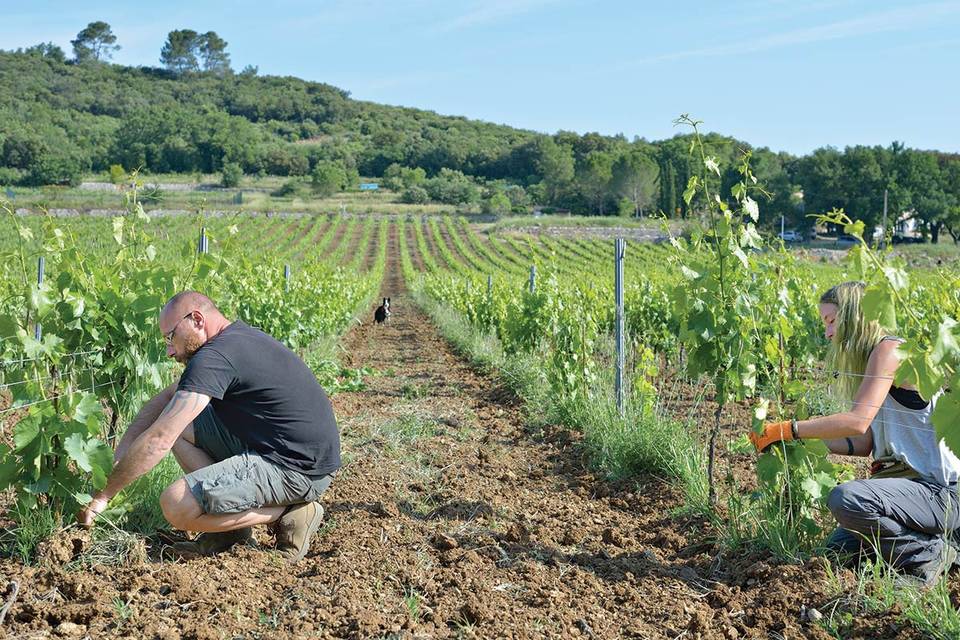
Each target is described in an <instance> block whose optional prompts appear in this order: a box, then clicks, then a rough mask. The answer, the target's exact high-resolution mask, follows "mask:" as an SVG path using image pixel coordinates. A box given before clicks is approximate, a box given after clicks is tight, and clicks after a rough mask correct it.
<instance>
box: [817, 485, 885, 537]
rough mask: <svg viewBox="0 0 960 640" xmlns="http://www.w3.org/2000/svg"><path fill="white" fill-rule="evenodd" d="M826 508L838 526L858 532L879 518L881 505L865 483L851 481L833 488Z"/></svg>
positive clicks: (874, 493)
mask: <svg viewBox="0 0 960 640" xmlns="http://www.w3.org/2000/svg"><path fill="white" fill-rule="evenodd" d="M827 508H828V509H830V513H832V514H833V517H834V518H835V519H836V520H837V522H839V523H840V526H842V527H844V528H847V529H852V530H854V531H860V530H861V529H862V525H863V524H864V523H865V522H867V521H875V520H876V519H877V518H879V517H880V515H881V513H880V512H881V510H882V505H881V504H880V502H879V500H878V497H877V494H876V492H875V491H873V489H871V488H870V486H869V485H868V484H866V482H865V481H863V480H853V481H852V482H844V483H843V484H841V485H838V486H836V487H834V488H833V490H832V491H831V492H830V495H829V497H828V498H827Z"/></svg>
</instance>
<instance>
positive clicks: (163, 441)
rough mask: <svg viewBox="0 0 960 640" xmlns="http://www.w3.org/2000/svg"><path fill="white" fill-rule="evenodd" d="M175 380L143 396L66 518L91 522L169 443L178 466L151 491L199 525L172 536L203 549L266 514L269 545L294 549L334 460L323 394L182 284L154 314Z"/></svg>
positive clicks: (188, 550)
mask: <svg viewBox="0 0 960 640" xmlns="http://www.w3.org/2000/svg"><path fill="white" fill-rule="evenodd" d="M159 326H160V332H161V333H162V334H163V338H164V341H165V342H166V344H167V355H168V356H170V357H172V358H174V359H176V360H177V361H178V362H180V363H183V364H185V365H186V368H185V369H184V371H183V375H181V377H180V381H179V382H178V383H176V384H174V385H171V386H170V387H168V388H167V389H165V390H164V391H162V392H161V393H160V394H158V395H157V396H156V397H154V398H153V399H151V400H150V401H149V402H148V403H147V404H145V405H144V406H143V408H142V409H141V410H140V413H139V414H138V415H137V417H136V419H135V420H134V421H133V422H132V423H131V424H130V426H129V427H128V429H127V431H126V433H125V434H124V435H123V437H122V438H121V440H120V443H119V444H118V445H117V450H116V453H115V455H114V461H115V464H114V468H113V472H112V473H111V474H110V478H109V479H108V481H107V485H106V487H105V488H104V489H103V491H101V492H99V493H98V494H97V495H96V496H94V498H93V501H92V502H90V504H89V505H87V507H86V508H85V509H83V510H82V511H81V512H80V513H79V515H78V516H77V519H78V520H79V522H80V524H82V525H84V526H90V525H92V524H93V520H94V519H95V518H96V516H97V514H99V513H100V512H102V511H103V510H104V509H105V508H106V506H107V503H108V502H109V500H110V499H111V498H112V497H113V496H115V495H116V494H117V493H118V492H119V491H121V490H122V489H123V488H124V487H126V486H127V485H129V484H130V483H131V482H133V481H134V480H135V479H136V478H138V477H140V476H141V475H143V474H145V473H147V472H148V471H150V469H152V468H153V467H155V466H156V465H157V463H159V462H160V460H162V459H163V457H164V456H165V455H166V454H167V452H168V451H171V450H172V451H173V455H174V456H175V457H176V459H177V462H178V463H179V464H180V466H181V467H182V468H183V470H184V471H185V472H186V475H184V476H183V478H181V479H179V480H177V481H176V482H174V483H173V484H171V485H170V486H169V487H167V489H166V490H165V491H164V492H163V495H162V496H161V497H160V506H161V508H162V509H163V514H164V516H166V518H167V520H168V521H169V522H170V524H171V525H173V526H174V527H176V528H178V529H182V530H184V531H198V532H202V533H200V535H199V536H197V538H196V539H195V540H193V541H191V542H181V543H178V544H176V545H174V550H175V551H176V552H177V553H178V554H179V555H181V556H198V555H213V554H215V553H219V552H221V551H224V550H226V549H228V548H229V547H231V546H233V545H234V544H237V543H242V542H247V541H249V540H250V539H251V528H252V527H253V525H257V524H268V523H273V529H274V533H275V535H276V540H277V550H278V551H279V552H280V553H281V554H283V555H284V556H285V557H286V558H288V559H289V560H290V561H291V562H296V561H297V560H300V559H301V558H303V557H304V556H305V555H306V553H307V551H308V550H309V548H310V540H311V539H312V538H313V536H314V534H315V533H316V531H317V529H318V528H319V526H320V521H321V520H322V519H323V507H322V506H320V504H319V502H318V500H319V499H320V496H321V494H323V492H324V491H325V490H326V489H327V487H329V486H330V480H331V478H332V474H333V473H334V472H335V471H336V470H337V469H338V468H339V467H340V434H339V432H338V430H337V423H336V420H335V418H334V415H333V407H332V406H331V404H330V400H329V398H328V397H327V394H326V393H324V391H323V389H322V388H321V387H320V385H319V384H318V383H317V380H316V377H315V376H314V375H313V373H312V372H311V371H310V369H309V368H308V367H307V365H306V364H305V363H304V362H303V360H301V359H300V358H299V357H298V356H297V355H296V354H295V353H293V352H292V351H290V350H289V349H288V348H287V347H285V346H284V345H282V344H281V343H280V342H278V341H277V340H275V339H274V338H272V337H270V336H268V335H267V334H265V333H263V332H262V331H260V330H258V329H254V328H252V327H250V326H249V325H247V324H244V323H243V322H241V321H235V322H230V321H229V320H227V319H226V318H225V317H224V316H223V315H222V314H221V313H220V311H219V310H218V309H217V307H216V306H215V305H214V304H213V302H212V301H211V300H210V299H209V298H207V297H206V296H205V295H203V294H200V293H197V292H195V291H184V292H181V293H179V294H177V295H176V296H174V297H173V298H171V299H170V301H169V302H167V304H166V305H165V306H164V308H163V310H162V311H161V312H160V318H159Z"/></svg>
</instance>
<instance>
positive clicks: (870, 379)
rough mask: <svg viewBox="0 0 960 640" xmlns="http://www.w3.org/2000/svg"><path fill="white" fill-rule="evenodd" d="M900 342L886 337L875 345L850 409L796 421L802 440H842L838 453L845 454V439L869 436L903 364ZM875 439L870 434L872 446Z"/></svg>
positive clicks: (798, 434) (798, 433)
mask: <svg viewBox="0 0 960 640" xmlns="http://www.w3.org/2000/svg"><path fill="white" fill-rule="evenodd" d="M898 344H899V343H898V342H896V341H895V340H884V341H883V342H881V343H880V344H878V345H877V346H876V347H874V349H873V352H872V353H871V354H870V359H869V360H868V361H867V369H866V371H864V377H863V381H862V382H861V383H860V388H859V389H857V395H856V396H855V397H854V399H853V406H852V408H851V409H850V410H849V411H842V412H840V413H834V414H831V415H828V416H822V417H819V418H811V419H809V420H800V421H798V422H797V436H798V437H800V438H801V439H804V438H819V439H821V440H834V439H840V440H841V441H842V442H843V445H842V448H843V450H842V451H837V453H845V452H846V450H847V447H846V441H844V440H843V439H844V438H848V437H849V438H853V437H862V436H867V435H869V434H870V423H871V422H873V419H874V418H875V417H876V416H877V411H878V410H879V409H880V405H882V404H883V401H884V399H885V398H886V396H887V393H889V391H890V387H891V386H892V385H893V374H894V373H895V372H896V370H897V365H899V364H900V362H899V360H898V359H897V346H898ZM872 440H873V439H872V436H871V440H870V441H871V445H870V446H871V447H872V446H873V444H872ZM858 450H859V449H858Z"/></svg>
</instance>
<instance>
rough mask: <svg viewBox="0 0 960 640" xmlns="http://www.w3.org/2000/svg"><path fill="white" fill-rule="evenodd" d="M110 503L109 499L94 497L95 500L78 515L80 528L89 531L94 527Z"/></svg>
mask: <svg viewBox="0 0 960 640" xmlns="http://www.w3.org/2000/svg"><path fill="white" fill-rule="evenodd" d="M108 502H109V500H108V499H107V498H103V497H99V496H98V497H94V499H93V500H91V501H90V503H89V504H87V506H85V507H84V508H83V509H81V510H80V513H78V514H77V522H79V523H80V526H81V527H83V528H84V529H89V528H90V527H92V526H93V521H94V520H95V519H96V517H97V516H98V515H100V514H101V513H103V512H104V510H105V509H106V508H107V503H108Z"/></svg>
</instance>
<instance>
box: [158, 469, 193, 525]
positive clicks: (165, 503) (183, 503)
mask: <svg viewBox="0 0 960 640" xmlns="http://www.w3.org/2000/svg"><path fill="white" fill-rule="evenodd" d="M160 509H161V510H162V511H163V517H165V518H166V519H167V522H169V523H170V524H171V525H172V526H174V527H176V528H177V529H182V530H184V531H187V530H189V529H190V524H191V523H192V522H193V521H194V520H196V519H197V518H198V517H199V516H200V515H202V514H203V511H202V510H201V508H200V503H199V502H197V499H196V498H195V497H194V495H193V493H192V492H191V491H190V487H189V486H188V485H187V481H186V480H184V479H183V478H180V479H179V480H177V481H176V482H174V483H173V484H171V485H170V486H169V487H167V488H166V489H164V491H163V493H162V494H161V495H160Z"/></svg>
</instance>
